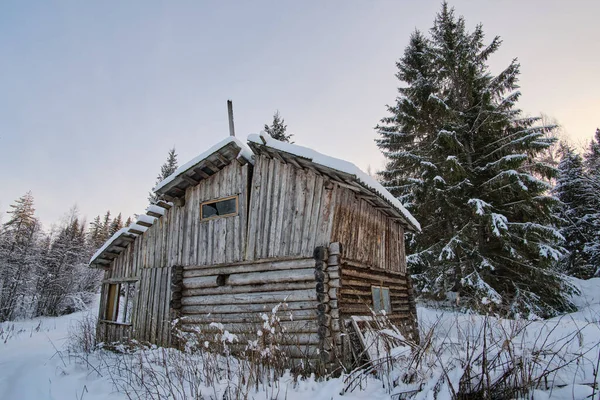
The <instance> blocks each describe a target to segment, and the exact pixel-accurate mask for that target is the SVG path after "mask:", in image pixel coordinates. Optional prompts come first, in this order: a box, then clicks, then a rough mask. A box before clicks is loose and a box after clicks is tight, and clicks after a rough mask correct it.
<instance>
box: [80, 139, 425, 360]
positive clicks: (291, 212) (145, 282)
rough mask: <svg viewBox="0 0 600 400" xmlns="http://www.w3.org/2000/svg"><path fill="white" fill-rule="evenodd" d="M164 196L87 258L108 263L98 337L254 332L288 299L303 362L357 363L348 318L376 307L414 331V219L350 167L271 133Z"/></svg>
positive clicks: (165, 187) (224, 154)
mask: <svg viewBox="0 0 600 400" xmlns="http://www.w3.org/2000/svg"><path fill="white" fill-rule="evenodd" d="M155 192H156V193H157V194H158V195H159V196H160V198H161V199H162V200H161V201H159V202H158V203H157V204H154V205H151V206H149V207H148V209H147V211H146V214H145V215H140V216H139V218H138V221H136V222H135V223H134V224H132V225H131V226H130V227H127V228H123V229H121V230H120V231H119V232H117V233H116V234H115V235H114V236H113V237H111V238H110V239H109V240H108V241H107V242H106V243H105V244H104V246H103V247H102V248H101V249H99V250H98V251H97V252H96V254H94V256H93V257H92V259H91V260H90V265H91V266H94V267H99V268H103V269H104V271H105V272H104V279H103V281H102V293H101V302H100V310H99V321H98V327H97V334H98V340H100V341H104V342H115V341H122V340H127V339H137V340H138V341H142V342H150V343H154V344H157V345H162V346H169V345H175V344H176V343H175V335H174V333H173V329H174V326H175V327H177V329H182V330H184V331H185V330H191V331H194V330H195V331H200V332H202V331H205V332H210V330H211V329H214V328H213V327H214V324H213V327H211V325H210V324H211V323H214V322H217V323H221V324H223V327H224V329H227V330H228V331H229V332H232V333H237V332H247V331H248V327H249V326H252V324H253V323H256V322H260V321H261V316H262V314H264V313H267V314H268V313H270V312H271V310H272V309H273V307H275V306H276V305H278V304H281V303H283V305H282V306H281V307H280V311H281V312H282V313H283V315H284V316H285V318H284V319H285V321H284V319H282V322H281V324H282V325H284V324H285V328H286V332H287V334H288V335H289V336H290V337H291V338H292V339H291V340H292V341H293V343H291V342H290V343H281V346H282V348H286V346H287V347H288V348H289V351H290V354H292V356H297V357H298V358H301V357H308V358H312V359H315V360H317V359H319V360H321V361H323V360H325V361H326V362H328V363H335V362H337V361H339V360H346V361H347V360H349V359H350V358H351V355H350V354H349V353H350V351H351V347H352V344H351V343H350V339H349V338H350V335H347V334H346V333H348V330H349V329H352V321H353V319H352V318H353V317H356V316H364V317H369V316H372V315H373V311H374V312H376V313H382V312H385V314H386V315H387V317H388V318H389V319H390V320H391V321H392V322H393V323H394V324H395V325H396V326H398V327H399V328H400V330H401V331H402V333H403V334H404V336H405V337H409V338H412V339H414V340H418V330H417V319H416V309H415V303H414V297H413V292H412V287H411V281H410V278H409V275H408V274H407V272H406V257H405V248H404V233H405V231H407V230H410V231H418V230H419V229H420V227H419V224H418V222H417V221H415V219H414V218H413V217H412V216H411V215H410V214H409V213H408V212H407V211H406V209H404V207H403V206H402V205H401V204H400V203H399V202H398V200H397V199H395V198H394V197H393V196H392V195H391V194H390V193H389V192H387V191H386V190H385V189H384V188H383V187H382V186H381V185H379V184H378V183H377V182H376V181H374V180H373V179H372V178H370V177H369V176H368V175H366V174H365V173H363V172H362V171H360V170H359V169H358V168H357V167H356V166H354V165H353V164H351V163H349V162H346V161H342V160H338V159H335V158H332V157H327V156H325V155H323V154H320V153H317V152H316V151H314V150H311V149H308V148H305V147H302V146H298V145H294V144H289V143H282V142H279V141H277V140H274V139H272V138H271V137H270V136H268V135H266V134H264V133H262V134H261V135H250V136H249V138H248V142H247V143H244V142H242V141H240V140H238V139H236V138H235V137H229V138H228V139H226V140H223V141H222V142H220V143H218V144H216V145H215V146H213V147H212V148H210V149H208V150H207V151H206V152H204V153H202V154H200V155H199V156H198V157H196V158H194V159H193V160H191V161H190V162H188V163H187V164H185V165H183V166H181V167H180V168H179V169H178V170H177V171H176V172H175V173H174V174H173V175H171V176H170V177H169V178H167V179H166V180H165V181H163V182H161V183H160V184H158V185H157V186H156V188H155ZM355 319H356V318H355ZM174 321H176V323H175V324H174V323H173V322H174ZM299 347H302V348H301V349H300V348H299Z"/></svg>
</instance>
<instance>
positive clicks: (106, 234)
mask: <svg viewBox="0 0 600 400" xmlns="http://www.w3.org/2000/svg"><path fill="white" fill-rule="evenodd" d="M110 225H111V219H110V210H108V211H106V214H104V218H103V219H102V230H101V234H100V238H99V240H100V243H104V242H106V240H107V239H108V238H110Z"/></svg>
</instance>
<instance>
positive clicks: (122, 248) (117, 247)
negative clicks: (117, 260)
mask: <svg viewBox="0 0 600 400" xmlns="http://www.w3.org/2000/svg"><path fill="white" fill-rule="evenodd" d="M108 248H109V249H117V250H119V251H123V250H127V247H124V246H117V245H116V244H113V245H111V246H109V247H108Z"/></svg>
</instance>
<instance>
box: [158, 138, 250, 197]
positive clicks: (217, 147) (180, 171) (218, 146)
mask: <svg viewBox="0 0 600 400" xmlns="http://www.w3.org/2000/svg"><path fill="white" fill-rule="evenodd" d="M232 142H233V143H235V144H236V145H238V147H240V149H241V150H240V154H238V158H240V157H243V158H245V159H246V160H248V162H250V163H253V161H252V156H253V155H254V154H253V153H252V150H250V148H249V147H248V145H247V144H246V143H244V142H242V141H241V140H239V139H238V138H236V137H235V136H229V137H227V138H226V139H223V140H221V141H220V142H219V143H217V144H215V145H214V146H212V147H211V148H209V149H208V150H206V151H204V152H202V153H200V154H199V155H197V156H196V157H194V158H192V159H191V160H190V161H188V162H187V163H185V164H183V165H182V166H181V167H179V168H177V169H176V170H175V172H173V173H172V174H171V175H169V176H168V177H167V178H166V179H164V180H163V181H161V182H159V183H158V184H157V185H156V186H155V187H154V189H153V190H154V192H156V191H158V190H160V189H161V188H163V187H165V186H166V185H167V184H169V183H170V182H172V181H173V179H175V178H177V177H178V176H179V175H181V174H183V173H184V172H186V171H188V170H189V169H191V168H193V167H194V166H196V165H197V164H198V163H199V162H201V161H202V160H204V159H206V158H208V157H209V156H210V155H211V154H213V153H215V152H217V151H218V150H220V149H222V148H223V147H225V146H227V145H228V144H229V143H232Z"/></svg>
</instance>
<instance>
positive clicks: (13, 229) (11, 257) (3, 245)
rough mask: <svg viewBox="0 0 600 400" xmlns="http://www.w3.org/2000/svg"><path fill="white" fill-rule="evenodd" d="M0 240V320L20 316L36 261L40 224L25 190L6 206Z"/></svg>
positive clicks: (24, 310) (29, 195)
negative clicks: (7, 209) (6, 215)
mask: <svg viewBox="0 0 600 400" xmlns="http://www.w3.org/2000/svg"><path fill="white" fill-rule="evenodd" d="M10 207H11V208H12V210H11V211H8V214H10V217H9V220H8V221H7V222H6V223H5V224H3V226H2V231H1V233H2V234H1V239H2V240H1V241H0V322H2V321H6V320H10V319H13V318H14V317H17V316H24V315H25V313H26V311H27V307H28V304H27V301H26V298H27V295H28V294H30V293H32V292H33V290H31V288H30V282H31V277H32V274H33V271H35V269H36V268H37V263H38V262H39V255H40V254H39V246H38V241H39V233H40V224H39V222H38V220H37V218H36V216H35V208H34V199H33V195H32V194H31V192H27V193H26V194H25V195H24V196H22V197H20V198H19V199H18V200H16V201H15V203H14V204H12V205H11V206H10Z"/></svg>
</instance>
